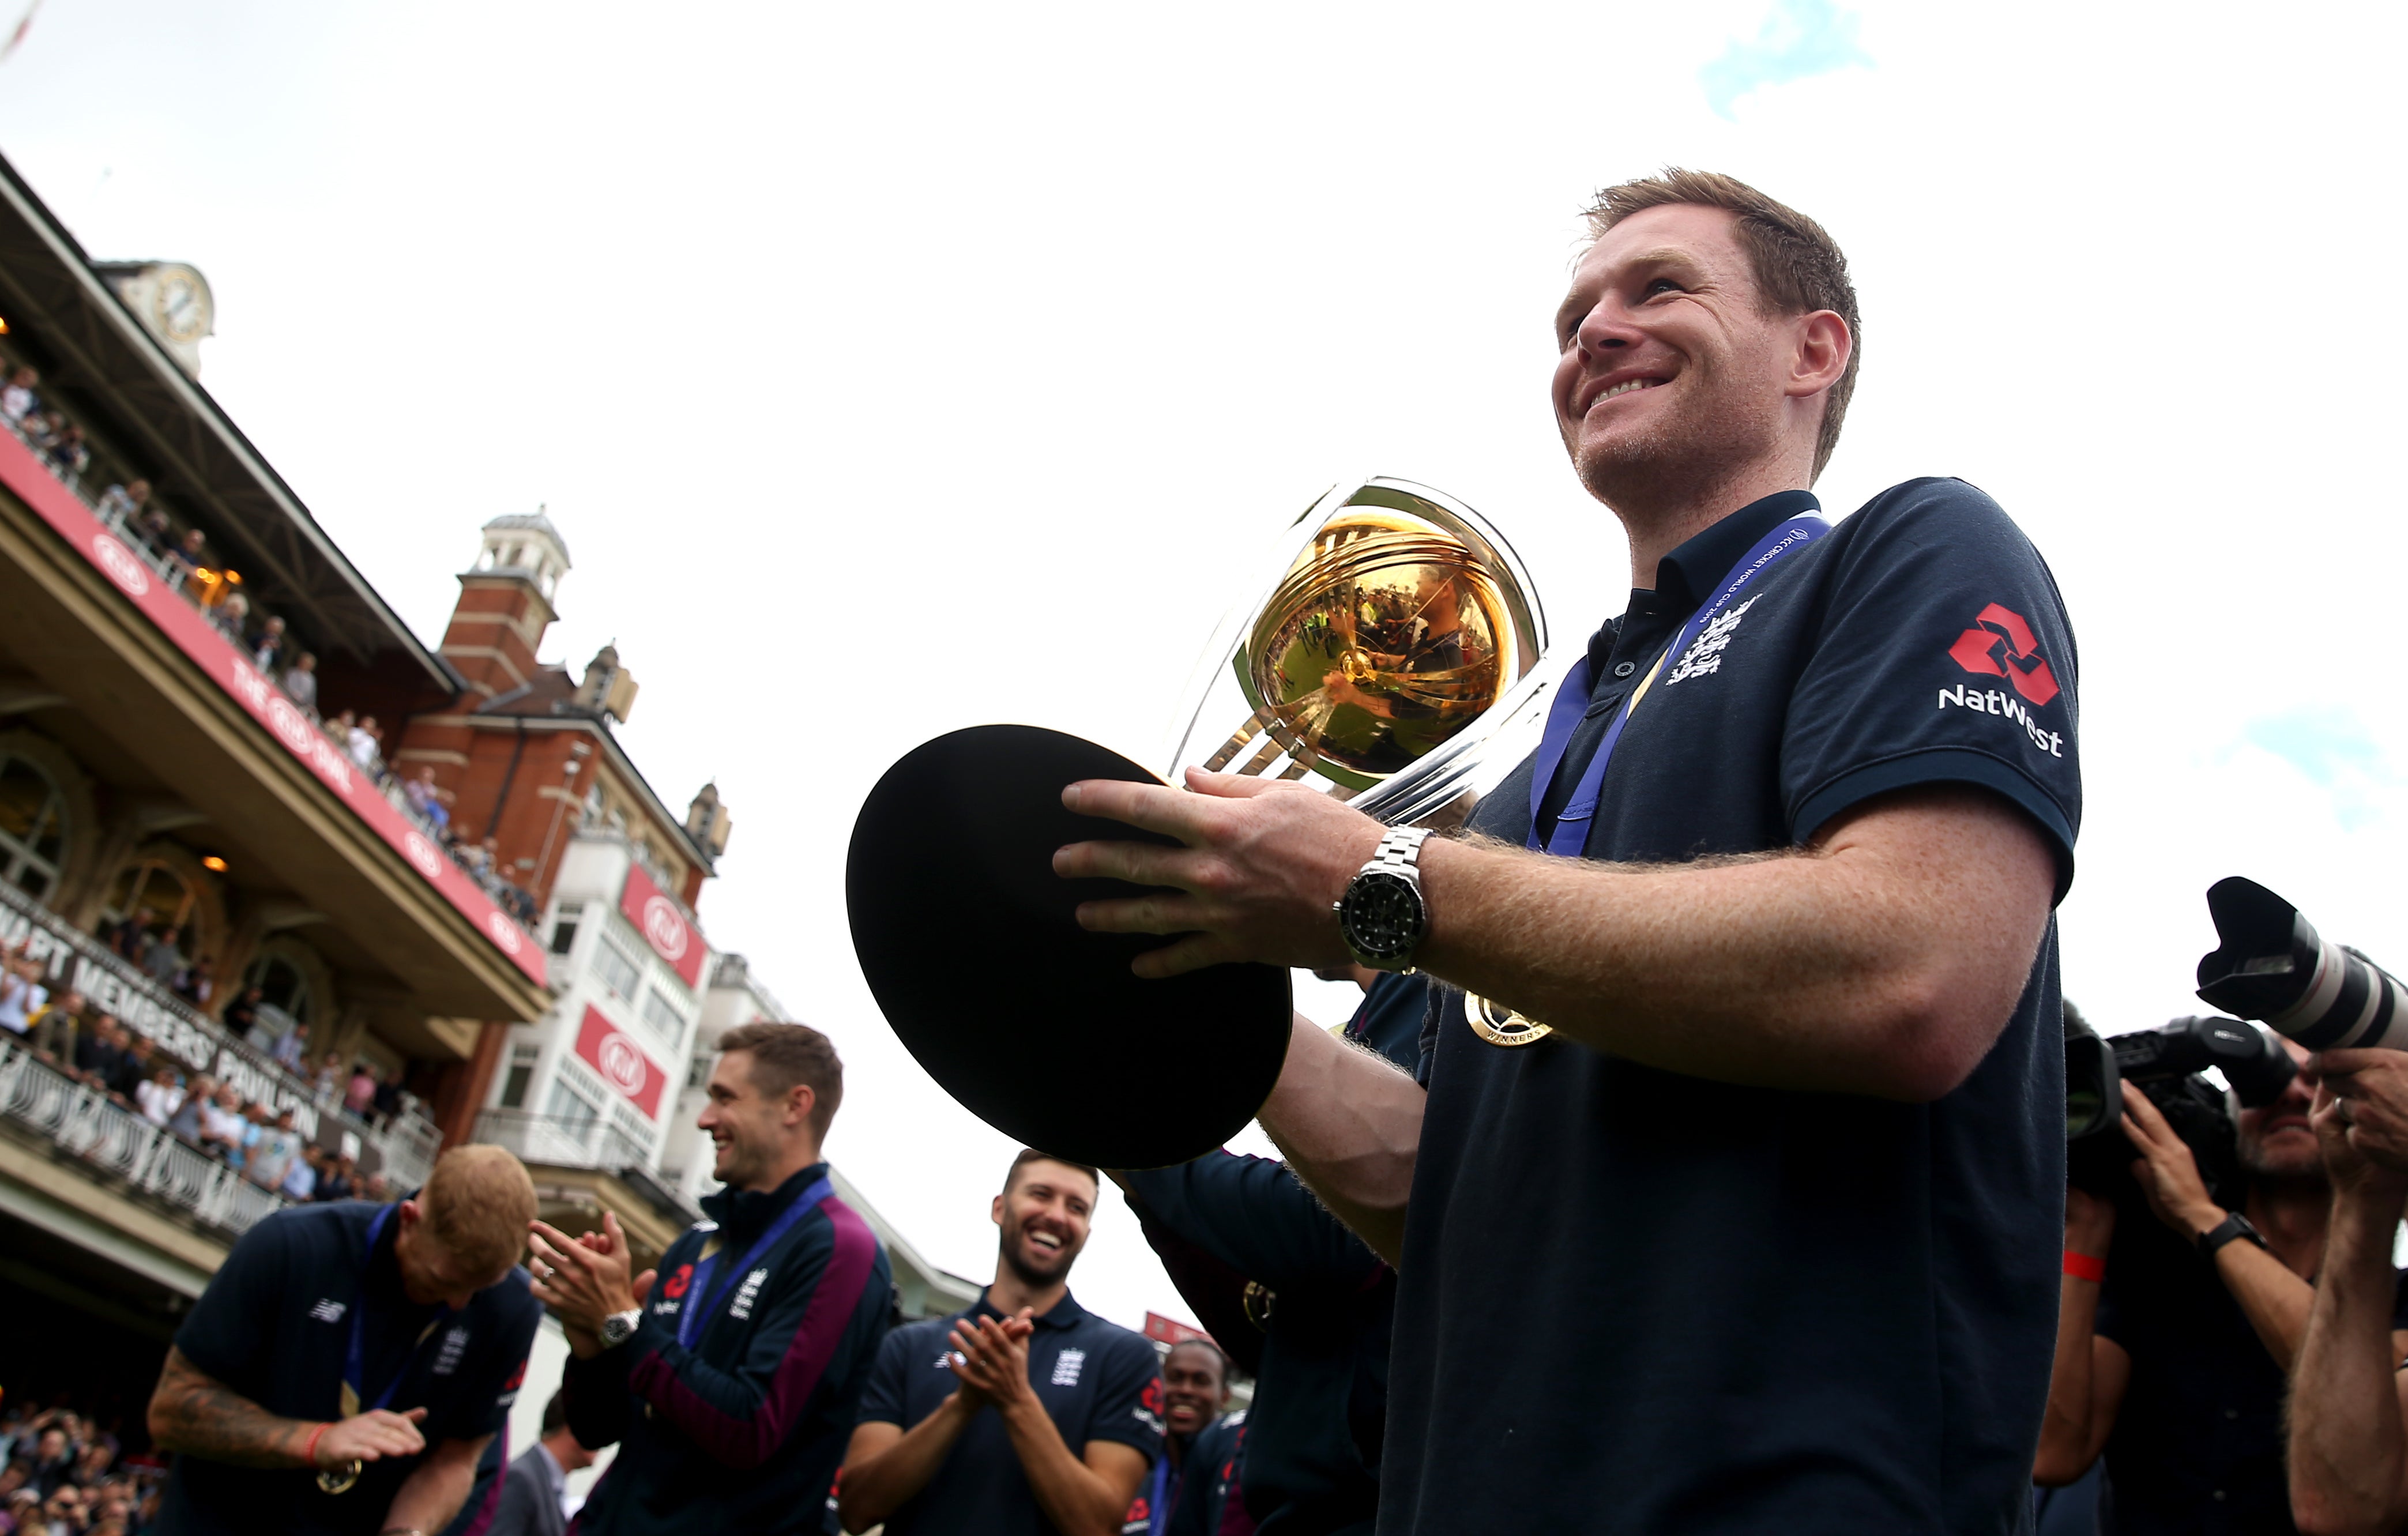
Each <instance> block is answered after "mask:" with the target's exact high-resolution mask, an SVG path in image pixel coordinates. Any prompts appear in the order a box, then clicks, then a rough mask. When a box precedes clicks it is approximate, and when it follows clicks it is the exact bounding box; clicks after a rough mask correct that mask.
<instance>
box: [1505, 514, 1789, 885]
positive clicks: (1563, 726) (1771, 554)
mask: <svg viewBox="0 0 2408 1536" xmlns="http://www.w3.org/2000/svg"><path fill="white" fill-rule="evenodd" d="M1830 531H1831V524H1828V523H1827V522H1825V521H1824V520H1823V519H1821V518H1819V517H1815V516H1813V514H1811V513H1806V514H1801V515H1799V516H1797V517H1793V518H1791V519H1789V520H1788V521H1787V522H1785V523H1784V524H1781V526H1779V527H1777V528H1775V529H1773V530H1772V531H1771V532H1770V533H1769V534H1766V535H1765V536H1764V538H1762V539H1760V540H1758V541H1757V543H1756V548H1754V549H1752V550H1750V551H1748V552H1747V553H1745V554H1742V555H1741V556H1740V558H1739V564H1737V565H1735V566H1733V567H1731V568H1730V573H1729V574H1728V575H1727V576H1725V577H1724V578H1723V582H1722V585H1721V586H1720V587H1719V588H1717V589H1716V590H1715V593H1714V596H1713V599H1712V600H1711V601H1709V602H1707V603H1706V604H1705V605H1704V606H1702V607H1700V608H1699V610H1698V611H1697V612H1695V613H1693V614H1691V615H1690V616H1689V622H1688V623H1687V624H1683V625H1682V626H1681V631H1680V633H1679V634H1677V635H1675V636H1673V637H1672V643H1671V644H1670V645H1668V646H1666V647H1665V648H1664V652H1663V653H1662V654H1661V655H1659V656H1657V657H1656V665H1655V666H1653V667H1651V668H1648V670H1647V676H1646V678H1645V679H1644V680H1643V681H1641V682H1640V684H1639V686H1638V687H1636V688H1634V689H1632V690H1631V692H1630V696H1629V698H1627V699H1626V700H1625V701H1624V702H1623V706H1622V710H1621V711H1620V712H1619V713H1617V714H1616V715H1615V716H1614V717H1613V725H1609V726H1607V727H1606V731H1605V739H1604V740H1602V741H1600V742H1598V747H1597V754H1596V755H1595V756H1593V757H1591V758H1590V759H1589V760H1588V767H1587V768H1586V769H1584V771H1583V772H1582V774H1581V776H1580V782H1579V784H1577V785H1576V786H1575V787H1574V788H1573V790H1572V793H1571V797H1570V799H1568V800H1566V801H1565V802H1564V809H1563V811H1562V812H1561V813H1560V814H1558V815H1557V816H1556V817H1555V832H1554V834H1553V835H1552V836H1551V837H1549V838H1548V839H1547V840H1546V845H1545V849H1544V851H1545V852H1546V853H1549V854H1555V856H1556V857H1558V858H1578V857H1580V856H1581V855H1582V854H1584V852H1586V850H1587V848H1588V831H1589V819H1590V818H1591V817H1592V816H1594V815H1596V814H1597V801H1598V795H1599V793H1600V792H1602V791H1603V789H1604V787H1605V768H1606V765H1607V764H1608V763H1611V762H1612V761H1613V749H1614V748H1615V747H1616V746H1618V745H1620V744H1621V741H1622V731H1623V727H1624V726H1626V725H1629V724H1630V712H1631V711H1633V710H1636V709H1637V708H1638V707H1639V701H1640V700H1641V699H1642V698H1644V697H1646V696H1647V690H1648V688H1649V687H1650V686H1652V685H1653V684H1654V683H1655V682H1656V675H1657V674H1658V673H1660V672H1662V671H1663V670H1664V664H1665V662H1667V661H1669V660H1670V659H1671V658H1672V657H1674V656H1677V655H1679V654H1681V653H1683V652H1684V651H1686V650H1687V649H1688V648H1689V644H1690V642H1691V641H1693V640H1695V639H1697V638H1698V634H1699V631H1700V630H1702V629H1704V628H1705V627H1706V625H1707V624H1712V623H1713V618H1714V615H1715V614H1717V613H1720V612H1721V611H1722V610H1724V609H1725V608H1727V607H1728V606H1729V605H1730V600H1731V599H1732V598H1733V597H1736V596H1739V595H1740V591H1741V589H1742V588H1743V587H1745V586H1746V585H1747V584H1748V583H1749V582H1750V581H1755V580H1756V577H1758V576H1759V575H1761V574H1763V573H1764V571H1765V570H1766V569H1768V568H1769V567H1770V566H1771V565H1772V563H1773V562H1774V561H1775V560H1778V559H1780V558H1781V557H1782V556H1783V555H1785V554H1787V553H1789V552H1790V551H1792V550H1796V549H1802V548H1803V547H1805V545H1806V544H1808V543H1809V542H1811V541H1812V540H1813V539H1816V538H1821V537H1822V536H1823V535H1825V534H1827V533H1829V532H1830ZM1589 687H1590V668H1589V660H1588V658H1587V657H1586V656H1583V657H1582V658H1581V659H1580V660H1579V661H1578V662H1575V663H1574V664H1573V666H1572V669H1571V670H1570V672H1568V673H1566V674H1565V676H1564V681H1563V682H1561V683H1560V684H1558V685H1557V687H1556V689H1555V703H1553V704H1552V705H1550V706H1548V709H1547V730H1546V734H1545V735H1544V736H1542V737H1541V738H1540V739H1539V758H1538V761H1537V762H1536V763H1535V764H1534V765H1532V768H1531V773H1530V833H1529V837H1528V839H1527V846H1529V847H1531V848H1538V847H1539V846H1540V843H1539V808H1540V807H1541V805H1542V804H1544V803H1545V801H1546V797H1547V790H1548V787H1549V786H1550V785H1552V784H1553V783H1554V782H1555V769H1556V768H1559V767H1561V766H1562V764H1563V760H1564V753H1565V751H1566V749H1568V748H1569V747H1570V745H1571V741H1572V733H1573V732H1574V731H1575V730H1577V729H1578V728H1579V727H1580V723H1581V717H1582V716H1583V715H1584V714H1586V713H1587V712H1588V705H1589Z"/></svg>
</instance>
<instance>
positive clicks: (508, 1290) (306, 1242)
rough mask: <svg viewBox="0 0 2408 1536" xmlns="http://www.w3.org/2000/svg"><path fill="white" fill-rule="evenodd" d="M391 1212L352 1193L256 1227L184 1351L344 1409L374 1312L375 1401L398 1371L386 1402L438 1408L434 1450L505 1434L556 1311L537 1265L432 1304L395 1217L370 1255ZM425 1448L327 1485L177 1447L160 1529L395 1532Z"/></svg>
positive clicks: (186, 1329)
mask: <svg viewBox="0 0 2408 1536" xmlns="http://www.w3.org/2000/svg"><path fill="white" fill-rule="evenodd" d="M386 1209H389V1208H388V1207H385V1206H380V1205H371V1204H368V1203H366V1201H361V1200H344V1201H340V1202H337V1203H335V1204H331V1205H303V1206H294V1207H290V1208H288V1209H286V1210H283V1211H279V1212H278V1213H276V1214H274V1215H272V1216H269V1217H268V1218H267V1219H266V1220H265V1221H262V1222H261V1223H259V1224H258V1225H257V1226H255V1227H252V1228H251V1230H250V1231H248V1232H246V1233H244V1234H243V1236H242V1240H241V1241H240V1242H236V1244H235V1248H234V1252H233V1253H232V1254H231V1255H229V1256H227V1258H226V1261H225V1263H224V1264H223V1265H222V1266H221V1267H220V1268H219V1270H218V1272H217V1274H216V1275H215V1276H214V1277H213V1278H212V1279H211V1280H210V1281H209V1286H208V1290H206V1291H204V1292H203V1293H202V1294H201V1299H200V1300H198V1301H197V1302H195V1303H193V1312H192V1315H191V1316H189V1317H187V1318H185V1319H184V1325H183V1327H182V1328H179V1329H177V1331H176V1347H177V1348H178V1349H179V1350H180V1351H182V1352H183V1356H184V1358H186V1359H188V1360H190V1361H192V1362H193V1365H194V1366H195V1367H197V1368H199V1369H200V1370H201V1371H204V1372H206V1373H207V1374H208V1375H209V1376H211V1377H213V1378H214V1379H216V1380H217V1381H219V1382H221V1383H222V1384H223V1385H226V1386H227V1387H229V1388H231V1389H232V1390H234V1391H236V1392H237V1393H240V1394H241V1395H242V1396H243V1397H246V1398H248V1399H250V1400H251V1401H252V1402H255V1403H257V1404H258V1405H259V1406H260V1407H262V1408H264V1409H265V1410H266V1411H267V1412H269V1413H271V1414H280V1415H282V1416H284V1417H287V1418H298V1419H327V1420H331V1419H337V1418H339V1417H341V1416H342V1404H341V1392H342V1385H343V1361H344V1357H345V1356H346V1355H347V1354H348V1352H349V1349H350V1345H351V1322H352V1318H353V1316H354V1315H355V1313H358V1312H359V1310H360V1309H362V1308H365V1309H366V1317H365V1320H364V1321H363V1323H362V1331H361V1339H360V1347H361V1357H362V1366H363V1370H362V1377H363V1381H364V1385H365V1390H363V1391H362V1393H361V1394H360V1397H361V1401H362V1403H363V1405H364V1406H373V1405H374V1403H375V1402H376V1400H377V1398H378V1396H379V1395H380V1393H381V1392H382V1390H383V1388H384V1385H385V1384H386V1383H387V1382H390V1381H392V1380H394V1376H395V1374H396V1373H399V1375H400V1385H399V1386H398V1388H397V1389H396V1390H395V1391H394V1395H393V1400H392V1401H391V1402H390V1403H389V1404H387V1406H388V1407H390V1408H392V1409H393V1410H394V1412H396V1413H406V1412H408V1411H409V1410H410V1409H412V1408H423V1409H426V1410H427V1415H426V1419H425V1422H424V1423H423V1424H422V1425H421V1426H420V1429H421V1432H423V1434H424V1435H425V1436H426V1442H427V1443H428V1444H429V1445H430V1446H431V1445H435V1444H437V1443H441V1442H443V1441H447V1440H475V1439H477V1438H479V1437H480V1436H483V1435H489V1434H494V1433H495V1432H496V1431H498V1430H499V1429H500V1428H502V1424H503V1421H504V1419H505V1418H506V1417H507V1416H508V1414H509V1406H510V1404H511V1403H512V1402H514V1401H516V1400H517V1399H518V1392H519V1383H520V1381H521V1379H522V1378H523V1376H524V1375H525V1374H526V1361H527V1349H528V1346H529V1345H530V1344H531V1343H532V1342H534V1339H535V1330H536V1325H537V1324H538V1322H539V1321H540V1320H541V1318H542V1315H543V1309H542V1307H541V1305H540V1304H539V1303H538V1302H537V1300H536V1299H535V1297H534V1294H533V1293H532V1292H530V1291H529V1290H528V1289H527V1276H526V1271H525V1270H511V1271H510V1272H509V1275H508V1276H507V1277H506V1278H505V1279H504V1280H503V1281H502V1282H501V1284H499V1285H490V1286H487V1287H486V1288H485V1289H483V1290H481V1291H479V1292H478V1293H477V1294H476V1296H475V1298H474V1299H471V1300H470V1301H469V1303H468V1306H467V1309H466V1311H465V1312H459V1313H448V1314H447V1313H444V1311H443V1309H442V1307H440V1306H439V1305H437V1306H432V1307H422V1306H419V1305H417V1304H416V1303H415V1302H413V1301H411V1300H410V1299H409V1297H408V1296H407V1295H406V1294H404V1292H403V1290H402V1285H401V1269H400V1266H399V1264H398V1263H397V1262H396V1261H395V1260H394V1253H393V1242H394V1234H395V1233H396V1232H397V1231H398V1230H399V1229H400V1226H401V1224H400V1221H399V1219H398V1218H397V1217H396V1218H390V1219H388V1220H387V1221H386V1222H385V1224H384V1229H383V1231H382V1232H380V1234H379V1235H378V1238H377V1243H376V1252H375V1255H374V1256H373V1257H372V1258H366V1251H367V1237H368V1228H369V1227H370V1225H371V1224H372V1223H373V1222H374V1221H375V1220H376V1216H377V1213H378V1212H380V1211H383V1210H386ZM364 1258H366V1264H365V1274H364V1273H363V1260H364ZM429 1324H433V1325H434V1328H433V1331H432V1332H429V1331H428V1325H429ZM423 1459H424V1458H423V1457H407V1458H404V1459H400V1460H384V1461H375V1462H370V1463H368V1464H367V1466H366V1468H365V1469H364V1470H363V1471H361V1474H360V1480H359V1482H358V1484H357V1485H355V1486H352V1487H351V1489H349V1490H348V1491H346V1492H344V1493H342V1494H339V1495H329V1494H325V1493H322V1492H321V1491H319V1488H318V1485H317V1478H316V1474H314V1473H313V1472H310V1471H307V1470H305V1469H302V1468H284V1469H267V1468H258V1467H236V1466H231V1465H228V1464H227V1463H224V1462H220V1461H206V1460H203V1459H201V1458H200V1457H193V1456H183V1455H179V1456H178V1457H175V1459H174V1461H173V1462H172V1463H171V1464H170V1466H169V1469H168V1473H167V1489H166V1497H165V1502H164V1504H163V1506H162V1509H161V1514H160V1527H159V1529H161V1530H162V1531H165V1532H167V1533H169V1536H188V1533H197V1532H212V1533H214V1532H226V1533H229V1536H232V1533H236V1532H240V1533H245V1536H247V1533H249V1532H251V1531H261V1530H275V1531H294V1532H308V1533H318V1532H324V1533H328V1536H332V1533H334V1532H353V1531H357V1532H370V1533H373V1532H375V1531H378V1530H380V1529H383V1527H384V1515H385V1510H386V1508H387V1506H388V1505H390V1504H391V1503H392V1502H393V1496H394V1492H395V1491H396V1490H397V1489H399V1488H400V1486H401V1485H402V1483H403V1481H404V1480H405V1479H406V1478H408V1477H409V1474H410V1472H412V1471H415V1470H416V1469H417V1467H418V1465H419V1463H420V1461H422V1460H423Z"/></svg>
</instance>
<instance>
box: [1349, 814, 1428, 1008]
mask: <svg viewBox="0 0 2408 1536" xmlns="http://www.w3.org/2000/svg"><path fill="white" fill-rule="evenodd" d="M1428 836H1429V828H1428V827H1426V826H1392V827H1390V828H1389V829H1388V835H1387V836H1386V837H1383V838H1382V839H1381V840H1380V846H1379V847H1378V848H1376V849H1374V850H1373V851H1372V854H1371V862H1370V863H1369V864H1366V865H1365V866H1363V868H1361V869H1360V870H1358V871H1356V873H1355V878H1354V879H1353V880H1350V881H1348V882H1347V883H1346V894H1345V895H1344V896H1342V897H1339V898H1338V900H1337V901H1336V902H1335V903H1333V904H1332V906H1331V908H1330V910H1331V911H1332V912H1336V913H1337V914H1338V932H1339V935H1340V937H1341V938H1343V939H1344V940H1346V948H1347V950H1348V951H1349V952H1350V953H1351V954H1353V955H1354V956H1355V963H1356V964H1358V965H1364V966H1369V967H1370V968H1371V969H1373V970H1393V971H1396V972H1398V974H1400V975H1405V976H1410V975H1412V973H1413V952H1414V951H1415V950H1416V949H1418V948H1420V947H1421V941H1422V939H1423V937H1424V936H1425V935H1426V934H1427V933H1428V932H1429V912H1428V910H1427V909H1426V907H1424V906H1423V905H1422V872H1421V868H1420V860H1421V856H1422V843H1423V840H1426V838H1428Z"/></svg>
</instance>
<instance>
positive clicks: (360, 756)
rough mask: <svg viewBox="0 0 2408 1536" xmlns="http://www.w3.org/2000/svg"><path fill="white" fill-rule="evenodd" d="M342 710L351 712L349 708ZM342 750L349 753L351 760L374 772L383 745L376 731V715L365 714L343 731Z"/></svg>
mask: <svg viewBox="0 0 2408 1536" xmlns="http://www.w3.org/2000/svg"><path fill="white" fill-rule="evenodd" d="M343 712H344V713H345V714H347V715H348V714H350V713H351V711H349V710H346V711H343ZM344 738H345V740H344V750H346V751H347V752H349V753H350V754H351V761H352V762H354V763H357V764H358V765H359V766H360V767H362V768H366V770H367V771H369V772H370V773H374V772H375V771H376V770H377V764H378V762H379V761H380V757H379V749H380V748H381V747H382V745H383V740H382V739H381V738H380V736H379V734H378V731H377V723H376V716H374V715H367V716H366V717H364V718H363V719H361V721H360V722H359V724H357V725H353V726H351V728H350V729H349V730H347V731H346V732H344Z"/></svg>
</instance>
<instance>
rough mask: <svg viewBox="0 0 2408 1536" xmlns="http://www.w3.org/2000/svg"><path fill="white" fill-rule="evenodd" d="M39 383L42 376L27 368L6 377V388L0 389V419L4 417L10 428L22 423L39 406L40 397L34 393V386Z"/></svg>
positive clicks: (19, 369) (21, 368)
mask: <svg viewBox="0 0 2408 1536" xmlns="http://www.w3.org/2000/svg"><path fill="white" fill-rule="evenodd" d="M41 381H42V376H41V375H40V374H38V373H36V372H35V371H34V370H33V369H31V368H27V367H20V368H18V369H17V370H16V371H15V372H14V373H11V374H10V375H8V383H7V387H6V388H0V417H6V418H7V422H8V424H9V425H10V426H16V425H18V424H19V423H22V422H23V421H24V419H25V418H26V417H28V416H30V415H32V414H33V413H34V411H35V410H36V409H37V408H38V407H39V406H40V405H41V397H40V396H39V395H36V394H35V393H34V386H35V385H36V384H38V383H40V382H41Z"/></svg>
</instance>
